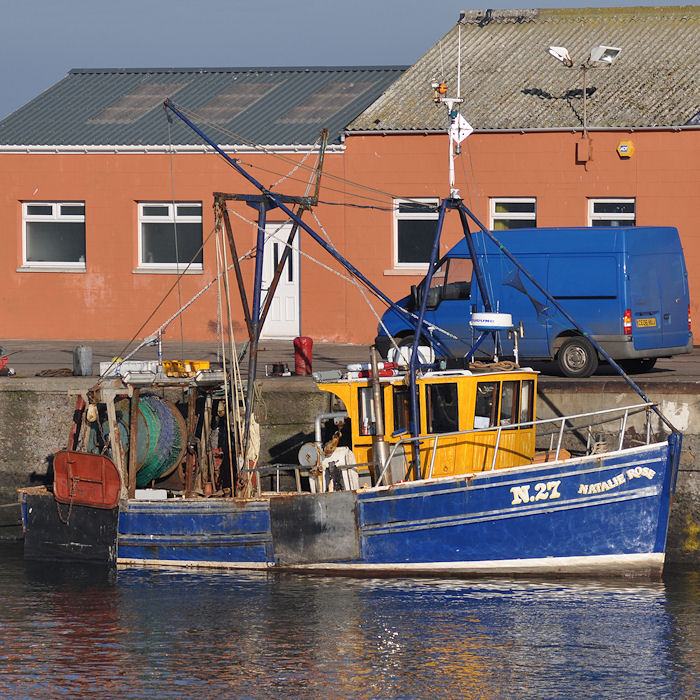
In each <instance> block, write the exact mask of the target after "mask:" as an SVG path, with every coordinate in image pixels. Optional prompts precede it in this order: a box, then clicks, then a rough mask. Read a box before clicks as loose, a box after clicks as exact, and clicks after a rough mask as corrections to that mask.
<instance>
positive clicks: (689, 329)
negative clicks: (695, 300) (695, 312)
mask: <svg viewBox="0 0 700 700" xmlns="http://www.w3.org/2000/svg"><path fill="white" fill-rule="evenodd" d="M688 331H689V332H690V333H692V332H693V322H692V319H691V318H690V304H688Z"/></svg>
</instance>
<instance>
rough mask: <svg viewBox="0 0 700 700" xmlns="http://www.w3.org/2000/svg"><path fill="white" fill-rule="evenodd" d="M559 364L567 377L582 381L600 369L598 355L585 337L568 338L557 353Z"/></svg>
mask: <svg viewBox="0 0 700 700" xmlns="http://www.w3.org/2000/svg"><path fill="white" fill-rule="evenodd" d="M557 364H558V365H559V369H560V370H561V373H562V374H563V375H564V376H565V377H573V378H576V379H582V378H584V377H590V376H591V375H592V374H593V372H595V371H596V370H597V369H598V355H597V353H596V351H595V348H594V347H593V345H591V343H590V341H588V340H587V339H586V338H584V337H583V336H575V337H573V338H567V339H566V340H565V341H564V342H563V343H562V345H561V347H560V348H559V352H558V353H557Z"/></svg>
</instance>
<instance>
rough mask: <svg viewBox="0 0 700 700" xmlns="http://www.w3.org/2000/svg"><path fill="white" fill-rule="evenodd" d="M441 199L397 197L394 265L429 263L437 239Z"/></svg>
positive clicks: (420, 265)
mask: <svg viewBox="0 0 700 700" xmlns="http://www.w3.org/2000/svg"><path fill="white" fill-rule="evenodd" d="M439 204H440V203H439V201H438V200H437V199H395V200H394V266H395V267H412V268H417V267H426V266H427V264H428V263H429V262H430V252H431V250H432V248H433V242H434V240H435V228H436V226H437V220H438V207H439Z"/></svg>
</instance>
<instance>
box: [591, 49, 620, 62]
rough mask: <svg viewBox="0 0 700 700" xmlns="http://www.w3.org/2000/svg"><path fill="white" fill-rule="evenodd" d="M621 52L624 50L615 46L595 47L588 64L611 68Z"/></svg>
mask: <svg viewBox="0 0 700 700" xmlns="http://www.w3.org/2000/svg"><path fill="white" fill-rule="evenodd" d="M620 51H622V49H618V48H616V47H615V46H594V47H593V48H592V49H591V55H590V56H589V57H588V63H589V64H590V65H592V66H609V65H611V64H612V63H613V62H614V61H615V59H616V58H617V57H618V56H619V55H620Z"/></svg>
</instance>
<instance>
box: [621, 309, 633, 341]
mask: <svg viewBox="0 0 700 700" xmlns="http://www.w3.org/2000/svg"><path fill="white" fill-rule="evenodd" d="M622 332H623V333H624V334H625V335H632V309H625V313H624V315H623V316H622Z"/></svg>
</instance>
